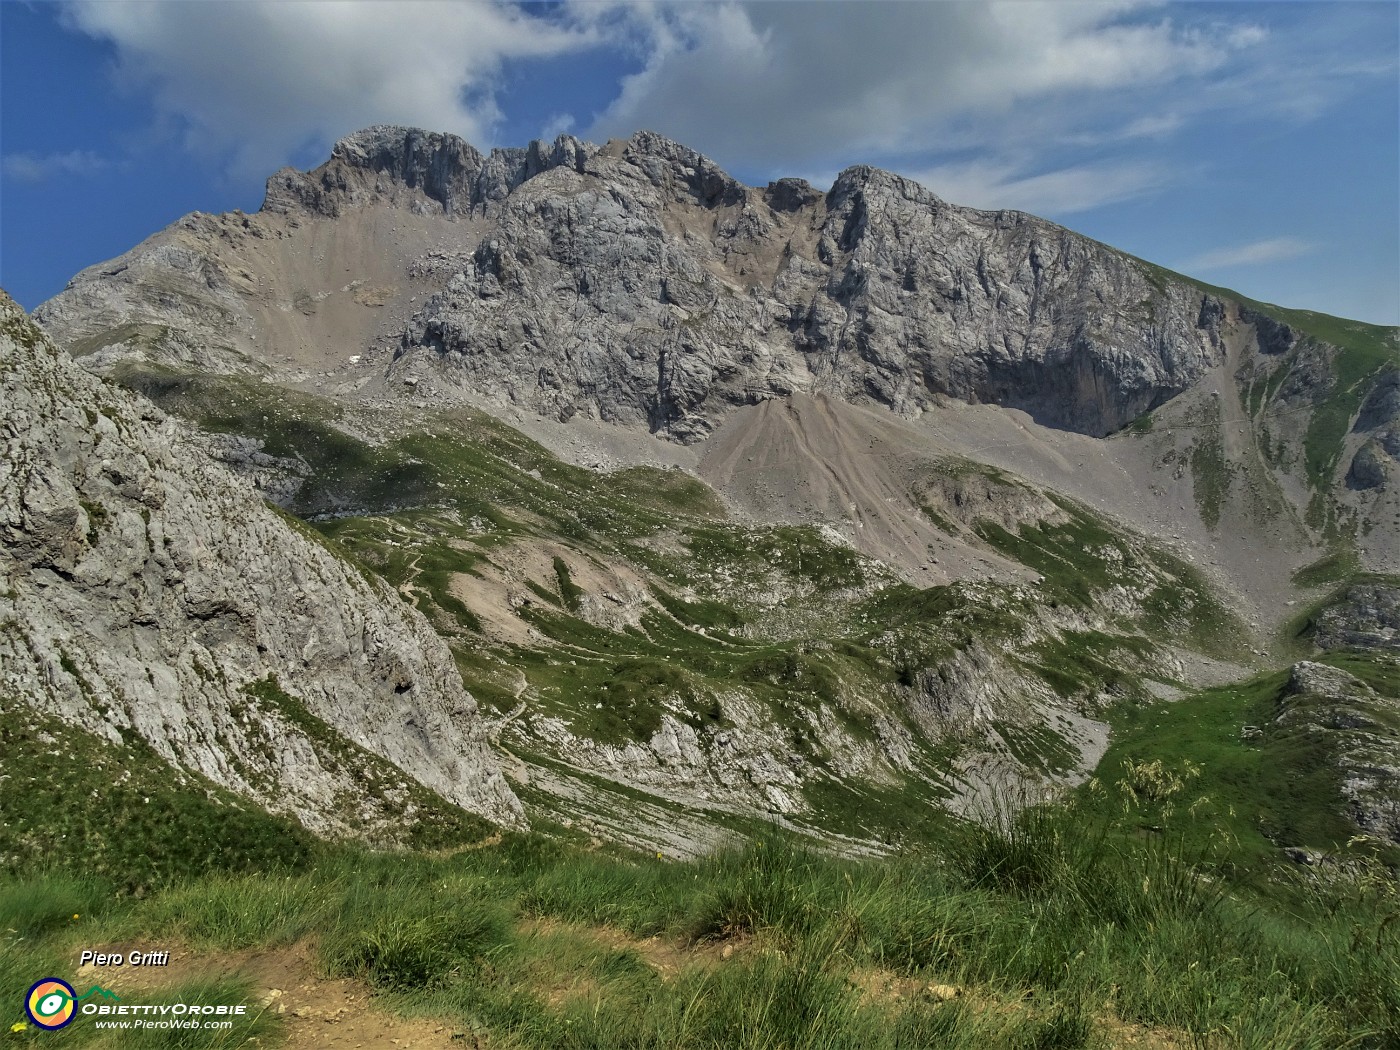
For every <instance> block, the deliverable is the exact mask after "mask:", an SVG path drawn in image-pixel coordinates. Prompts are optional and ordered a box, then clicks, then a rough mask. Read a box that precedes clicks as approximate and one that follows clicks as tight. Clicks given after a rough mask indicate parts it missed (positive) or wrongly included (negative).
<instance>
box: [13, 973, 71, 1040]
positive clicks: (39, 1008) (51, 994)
mask: <svg viewBox="0 0 1400 1050" xmlns="http://www.w3.org/2000/svg"><path fill="white" fill-rule="evenodd" d="M76 998H77V993H76V992H74V991H73V986H72V985H71V984H69V983H68V982H67V981H60V980H59V979H58V978H57V977H45V978H44V979H43V980H42V981H39V982H37V983H36V984H35V985H34V987H32V988H30V989H29V994H28V995H27V996H25V997H24V1010H25V1012H26V1013H27V1014H29V1019H30V1020H31V1021H33V1022H34V1023H35V1024H37V1025H38V1026H39V1027H40V1028H62V1027H64V1026H65V1025H69V1024H72V1023H73V1016H74V1014H75V1013H76V1012H77V1010H76V1008H75V1005H74V1000H75V999H76Z"/></svg>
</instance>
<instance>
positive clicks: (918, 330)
mask: <svg viewBox="0 0 1400 1050" xmlns="http://www.w3.org/2000/svg"><path fill="white" fill-rule="evenodd" d="M531 156H532V157H538V158H540V159H538V160H537V161H536V162H535V163H533V164H527V165H525V166H524V167H523V168H517V169H516V170H517V173H523V177H522V179H521V181H520V182H519V184H518V185H516V186H515V187H514V188H513V189H512V190H511V191H510V192H509V193H507V194H506V195H505V196H504V197H503V198H501V199H500V200H499V201H490V202H488V203H486V204H483V206H482V207H483V210H484V214H485V215H486V217H487V218H488V219H490V230H489V232H487V233H486V234H484V235H483V237H482V240H481V241H480V242H479V243H478V245H477V247H476V249H475V251H474V252H473V253H472V254H471V255H470V257H469V258H468V259H466V260H465V265H463V266H462V268H461V270H460V272H459V273H458V274H456V275H455V276H453V277H452V278H451V280H450V281H449V283H448V286H447V288H446V289H445V290H444V291H443V292H442V293H440V294H439V295H437V296H435V297H434V298H432V299H431V300H430V301H429V302H428V303H427V305H426V306H425V307H424V308H423V309H422V311H421V312H420V313H419V314H418V315H417V316H416V317H415V318H414V319H413V321H412V322H411V323H410V325H409V326H408V327H407V329H406V331H405V332H404V334H403V337H402V339H401V357H402V358H403V359H404V360H403V362H402V364H403V365H415V366H423V365H428V366H432V365H437V366H439V367H442V368H445V369H448V370H452V371H457V372H460V373H466V376H465V379H466V381H467V382H468V383H470V384H471V385H472V386H473V387H475V388H479V389H485V390H487V391H489V392H490V393H491V394H493V395H495V396H497V397H499V398H501V399H504V400H508V401H511V402H514V403H523V404H526V405H528V406H529V407H531V408H534V409H536V410H540V411H544V412H547V413H549V414H555V415H558V416H560V417H562V418H567V417H569V416H570V415H572V414H574V413H576V412H582V413H585V414H587V415H590V416H595V417H599V418H602V419H606V420H609V421H615V422H621V423H630V424H635V425H645V426H647V427H648V428H649V429H651V430H652V431H655V432H658V433H662V434H665V435H667V436H671V437H674V438H677V439H679V440H682V441H688V440H692V439H694V438H697V437H700V436H703V435H704V434H705V433H707V432H708V431H709V430H710V429H711V428H712V427H713V426H714V425H715V423H716V422H717V421H718V420H719V419H720V418H722V417H723V415H724V414H725V413H726V411H727V410H728V409H729V408H731V407H733V406H734V405H738V404H747V403H752V402H753V401H754V400H756V399H759V398H762V397H767V396H774V395H778V396H781V395H784V394H789V393H792V392H794V391H804V392H810V393H816V392H820V393H826V394H830V395H834V396H837V397H840V398H842V399H844V400H848V401H852V402H856V403H861V402H866V403H871V402H873V403H878V404H883V405H886V406H888V407H890V408H892V409H894V410H895V411H896V412H899V413H901V414H904V415H910V414H916V413H917V412H918V411H919V410H920V409H921V408H922V407H924V406H925V405H927V404H928V403H929V402H930V401H931V400H932V399H933V398H935V397H938V396H940V395H943V396H950V397H954V398H959V399H962V400H967V401H974V402H976V401H987V402H995V403H998V404H1003V405H1007V406H1010V407H1015V408H1021V409H1024V410H1026V411H1027V412H1029V413H1030V414H1032V415H1033V416H1035V417H1036V418H1037V419H1038V420H1040V421H1041V422H1044V423H1048V424H1050V425H1053V426H1057V427H1062V428H1066V429H1071V430H1079V431H1083V432H1086V433H1090V434H1104V433H1108V432H1110V431H1113V430H1116V429H1118V428H1119V427H1121V426H1122V425H1124V424H1125V423H1127V422H1129V421H1130V420H1132V419H1134V418H1136V417H1137V416H1138V415H1140V414H1141V413H1143V412H1144V411H1147V410H1148V409H1151V408H1153V407H1155V406H1157V405H1158V404H1161V403H1162V402H1163V401H1165V400H1167V399H1168V398H1170V397H1172V396H1173V395H1175V394H1177V393H1180V392H1181V391H1182V390H1185V389H1186V388H1187V387H1188V386H1190V385H1191V384H1192V383H1193V382H1194V381H1195V380H1197V379H1198V378H1199V377H1200V376H1201V375H1202V374H1203V373H1204V371H1205V370H1206V369H1207V368H1208V367H1210V366H1211V365H1212V364H1213V363H1216V362H1217V361H1218V360H1219V359H1220V354H1219V349H1218V335H1217V334H1216V332H1215V331H1214V329H1213V327H1212V324H1211V321H1212V316H1211V315H1210V314H1209V313H1203V311H1202V303H1203V302H1204V300H1205V297H1204V296H1203V295H1202V293H1200V292H1197V291H1195V290H1193V289H1191V288H1189V287H1188V286H1186V285H1183V284H1177V283H1171V282H1166V281H1162V280H1160V279H1158V280H1157V281H1155V282H1154V281H1153V280H1152V279H1151V278H1150V277H1149V276H1148V272H1147V271H1146V270H1145V269H1144V268H1142V267H1141V265H1140V264H1137V263H1135V262H1134V261H1132V260H1130V259H1128V258H1127V257H1125V256H1123V255H1121V254H1120V253H1117V252H1114V251H1112V250H1111V249H1108V248H1106V247H1104V246H1103V245H1099V244H1096V243H1094V242H1092V241H1089V240H1087V239H1085V238H1083V237H1080V236H1078V235H1076V234H1073V233H1071V232H1070V231H1068V230H1064V229H1062V228H1060V227H1057V226H1054V225H1052V224H1050V223H1047V222H1044V221H1042V220H1039V219H1035V218H1033V217H1031V216H1028V215H1024V214H1022V213H1019V212H995V213H990V212H979V211H975V210H972V209H968V208H959V207H955V206H953V205H950V204H947V203H945V202H943V201H941V200H939V199H938V198H937V197H935V196H934V195H933V194H932V193H930V192H928V191H927V190H925V189H923V188H922V187H920V186H919V185H917V184H916V183H913V182H910V181H909V180H907V179H903V178H900V177H899V176H896V175H891V174H889V173H887V172H883V171H879V170H876V169H873V168H868V167H857V168H851V169H849V170H847V171H845V172H843V173H842V174H841V175H840V176H839V177H838V178H837V180H836V183H835V184H834V185H833V186H832V188H831V190H830V192H828V193H826V194H825V195H822V194H820V193H817V192H816V191H814V190H813V189H812V188H811V187H810V186H807V185H806V184H805V183H801V182H799V181H797V180H784V181H783V182H780V183H775V184H773V185H771V186H769V187H767V188H766V189H763V190H756V189H749V188H747V187H744V186H742V185H740V184H739V183H737V182H735V181H734V180H733V179H731V178H729V177H728V176H726V175H725V174H724V173H723V172H721V171H720V170H719V169H718V168H716V167H715V166H714V165H713V164H711V163H710V162H709V161H707V160H705V158H703V157H701V156H699V155H698V154H695V153H693V152H692V151H689V150H687V149H685V148H684V147H681V146H678V145H676V144H675V143H672V142H669V141H667V140H665V139H662V138H660V137H658V136H655V135H650V134H639V135H637V136H635V137H634V138H632V139H631V140H629V141H628V142H626V143H613V144H610V145H609V146H608V147H606V148H604V149H603V150H601V151H597V152H590V151H589V149H588V148H585V147H583V146H582V145H581V144H574V143H572V142H565V141H564V140H561V141H560V142H559V143H556V144H555V147H554V149H553V150H552V151H551V152H550V153H549V154H548V156H547V157H546V156H545V155H544V154H543V152H542V151H540V150H535V151H534V152H533V153H532V154H531ZM561 156H562V157H567V158H569V162H568V163H563V162H560V163H552V158H554V157H561ZM535 167H539V168H540V170H539V171H538V172H537V173H534V174H531V172H532V171H533V169H534V168H535ZM481 197H482V194H481V193H480V192H477V193H476V194H475V197H474V199H480V198H481Z"/></svg>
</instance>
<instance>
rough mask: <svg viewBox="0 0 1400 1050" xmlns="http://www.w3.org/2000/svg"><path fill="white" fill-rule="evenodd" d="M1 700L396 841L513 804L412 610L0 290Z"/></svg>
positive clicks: (437, 643) (492, 815)
mask: <svg viewBox="0 0 1400 1050" xmlns="http://www.w3.org/2000/svg"><path fill="white" fill-rule="evenodd" d="M0 320H3V335H0V398H2V399H3V402H4V404H5V407H6V411H5V415H4V420H3V429H2V430H0V434H3V442H4V455H3V457H0V533H3V546H0V570H3V581H4V582H3V590H0V694H3V696H0V698H2V699H4V700H5V702H6V704H7V705H9V704H13V703H16V702H18V703H20V704H22V705H28V706H30V707H32V708H34V709H37V710H38V711H40V712H43V713H45V714H48V715H57V716H58V717H60V718H61V719H63V720H64V721H67V722H70V723H74V724H78V725H81V726H83V727H85V728H86V729H87V730H89V731H91V732H96V733H99V734H101V735H102V736H104V737H106V738H108V739H109V740H111V741H112V742H114V743H119V742H120V741H121V740H123V739H125V738H127V737H129V736H133V735H134V736H135V737H139V738H141V739H143V740H144V741H146V742H147V743H148V744H149V745H150V747H151V748H153V749H154V751H155V752H156V753H157V754H158V755H159V756H160V757H161V758H162V759H164V760H165V761H167V762H169V763H170V764H171V765H173V766H176V767H182V768H185V769H188V770H191V771H194V772H197V773H199V774H202V775H204V776H205V777H207V778H208V779H210V780H212V781H214V782H215V783H217V784H220V785H223V786H225V787H228V788H231V789H233V790H234V791H236V792H238V793H239V794H242V795H245V796H248V797H250V798H252V799H254V800H256V801H257V802H259V803H260V804H262V805H263V806H265V807H267V808H269V809H271V810H274V811H277V812H284V813H289V814H291V815H293V816H295V817H296V818H297V819H299V820H300V821H302V822H303V823H304V824H305V825H307V826H308V827H310V828H312V829H313V830H316V831H318V832H321V833H323V834H332V835H339V834H351V833H353V834H363V835H366V836H368V837H370V838H373V839H380V840H388V841H393V840H396V839H398V838H401V837H402V836H403V835H404V834H405V833H406V832H407V831H409V830H411V826H412V825H413V823H414V821H415V818H416V817H417V816H420V815H422V816H426V815H428V813H429V812H430V811H431V810H433V808H434V807H435V806H440V805H441V803H442V800H446V801H447V802H448V803H451V804H452V805H455V806H458V807H461V808H462V809H465V810H468V811H470V812H472V813H476V814H480V815H482V816H485V817H487V818H489V819H491V820H494V821H498V822H504V823H519V822H520V821H521V819H522V815H521V808H520V805H519V803H518V802H517V801H516V799H515V797H514V796H513V794H512V793H511V791H510V789H509V788H508V787H507V786H506V784H505V781H504V780H503V779H502V777H501V774H500V772H499V769H498V765H497V761H496V758H495V756H494V755H493V754H492V752H491V751H490V749H489V748H488V746H487V745H486V743H485V739H484V737H485V726H484V724H483V721H482V719H481V717H480V715H479V714H478V712H477V708H476V704H475V702H474V701H473V699H472V698H471V697H470V696H469V695H467V694H466V693H465V692H464V691H463V689H462V686H461V681H460V679H459V678H458V676H457V674H456V671H455V669H454V668H453V665H452V661H451V657H450V656H449V654H448V653H447V650H446V648H445V646H444V645H443V644H442V642H441V640H440V639H439V638H438V637H437V636H436V635H435V634H434V633H433V631H432V629H431V628H430V627H429V626H428V624H427V622H426V621H425V620H424V619H423V618H422V616H421V615H419V614H418V613H416V612H415V611H413V610H411V609H410V608H408V607H406V606H405V605H404V604H403V603H402V602H401V601H400V600H399V599H398V597H397V596H396V595H395V594H394V593H393V591H392V590H391V589H390V588H388V587H387V586H385V585H384V584H383V583H382V582H380V581H377V580H374V579H372V578H370V577H367V576H362V575H361V573H360V572H359V571H357V570H356V569H354V568H352V567H351V566H349V565H347V564H346V563H345V562H344V561H342V560H340V559H339V558H338V557H336V556H334V555H333V554H332V553H330V551H328V549H327V548H326V547H325V546H323V545H322V544H321V543H319V542H317V540H316V539H315V538H314V534H312V533H310V532H309V531H308V530H306V529H304V528H303V527H301V526H299V525H298V524H296V523H295V522H294V521H292V520H291V519H288V518H285V517H284V516H283V515H281V514H279V513H278V512H276V511H275V510H273V509H271V508H270V507H268V506H267V505H265V504H264V503H263V502H262V501H261V500H260V499H259V498H258V497H257V496H256V495H255V494H254V493H253V491H252V490H251V489H250V488H249V487H248V486H247V485H246V484H245V483H243V482H241V481H239V480H238V479H236V478H235V477H233V476H232V475H231V474H229V473H228V472H227V470H226V469H225V468H223V467H222V466H219V465H218V464H215V463H214V462H212V461H210V460H208V459H207V458H206V457H205V456H204V455H203V454H202V452H201V451H200V450H199V448H198V446H197V445H195V444H194V443H192V442H191V441H190V440H189V438H188V437H187V436H186V434H185V432H184V427H183V426H182V425H181V424H179V423H178V422H177V421H175V420H173V419H170V418H167V417H165V416H164V415H163V414H162V413H161V412H160V411H159V410H157V409H156V408H155V407H154V406H152V405H151V404H149V403H147V402H144V401H142V400H139V399H136V398H133V397H132V396H131V395H129V394H127V393H125V392H123V391H121V390H119V389H117V388H114V387H112V386H110V385H109V384H107V383H105V382H103V381H102V380H100V379H98V378H97V377H95V376H93V375H91V374H90V373H88V372H86V371H84V370H83V369H81V368H80V367H78V366H77V365H75V364H74V363H73V362H72V361H71V360H70V359H69V358H68V356H67V355H66V354H64V353H63V352H62V351H60V350H58V349H56V348H55V347H54V346H53V345H52V344H51V343H50V342H49V340H48V339H47V337H45V336H44V334H43V333H42V332H41V331H40V330H39V328H38V327H37V326H35V325H34V324H33V323H32V322H31V321H30V320H29V319H28V318H27V317H25V316H24V314H23V312H22V311H21V310H20V309H19V308H18V307H17V306H16V305H15V304H14V303H13V302H12V301H11V300H10V299H9V298H8V297H4V298H3V299H0Z"/></svg>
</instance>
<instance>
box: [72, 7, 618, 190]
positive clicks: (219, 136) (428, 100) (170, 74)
mask: <svg viewBox="0 0 1400 1050" xmlns="http://www.w3.org/2000/svg"><path fill="white" fill-rule="evenodd" d="M65 17H66V19H67V21H68V22H69V24H70V25H72V26H73V27H75V28H77V29H80V30H82V31H83V32H85V33H87V34H89V35H91V36H93V37H98V38H104V39H107V40H110V41H111V42H112V43H113V44H114V45H115V46H116V49H117V55H118V73H119V76H120V77H121V78H122V80H123V81H124V82H125V83H126V84H128V85H130V86H133V87H137V88H144V89H148V90H149V91H150V92H151V94H152V97H153V99H154V102H155V105H156V107H157V109H158V111H159V112H160V113H161V114H162V116H165V117H168V118H174V119H175V120H176V121H177V122H178V123H179V125H180V126H181V127H183V129H184V132H185V141H186V145H188V146H190V147H191V148H193V149H195V150H198V151H204V152H209V153H214V154H225V155H229V156H230V157H231V159H232V162H233V166H234V168H235V170H236V171H238V172H240V173H242V174H253V173H258V174H266V173H268V172H270V171H271V170H272V169H273V168H276V167H278V166H280V165H282V164H284V163H286V161H287V159H288V157H289V156H290V155H291V154H292V153H293V152H294V151H295V150H297V149H299V148H302V147H305V146H308V145H311V144H317V145H325V144H326V143H328V142H329V140H331V139H333V138H335V137H337V136H340V135H343V134H345V133H347V132H350V131H353V130H356V129H358V128H361V127H365V126H367V125H370V124H375V123H403V124H413V125H419V126H423V127H427V128H431V129H434V130H440V131H454V132H457V133H458V134H461V135H463V136H465V137H466V138H468V139H470V140H472V141H473V142H476V143H477V144H483V143H487V142H489V140H490V138H491V134H492V129H493V127H494V125H495V124H496V123H497V121H498V120H499V118H500V111H499V109H498V107H497V104H496V100H495V95H494V84H495V81H496V78H497V75H498V74H499V72H500V70H501V66H502V63H503V62H505V61H507V60H509V59H514V58H526V57H530V58H545V57H548V56H553V55H559V54H561V53H564V52H568V51H571V50H576V49H579V48H583V47H587V46H590V45H592V44H593V43H594V42H595V40H596V36H595V34H594V32H593V31H591V30H589V29H587V28H582V27H580V26H578V25H576V24H569V23H565V22H562V21H559V20H551V19H549V18H545V17H539V16H537V15H535V14H531V13H529V12H528V11H526V10H523V9H521V8H517V7H514V6H509V5H506V4H503V3H472V4H449V3H433V2H423V0H396V2H394V3H372V2H362V3H361V2H353V0H324V2H276V3H269V2H249V3H221V2H211V3H201V2H188V3H162V2H131V3H109V2H104V0H73V2H72V3H70V4H69V5H68V6H67V7H66V8H65Z"/></svg>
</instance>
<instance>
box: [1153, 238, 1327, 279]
mask: <svg viewBox="0 0 1400 1050" xmlns="http://www.w3.org/2000/svg"><path fill="white" fill-rule="evenodd" d="M1312 250H1313V245H1311V244H1309V243H1308V242H1307V241H1303V240H1299V239H1298V238H1297V237H1273V238H1270V239H1268V240H1264V241H1253V242H1251V243H1250V244H1239V245H1235V246H1234V247H1232V248H1215V249H1212V250H1211V251H1208V252H1202V253H1201V254H1200V255H1198V256H1196V257H1195V258H1194V259H1188V260H1187V261H1186V262H1184V263H1182V264H1181V269H1182V270H1183V271H1186V272H1188V273H1189V272H1191V271H1195V270H1223V269H1226V268H1227V267H1231V266H1258V265H1260V264H1261V263H1271V262H1283V261H1285V260H1287V259H1296V258H1298V257H1299V256H1300V255H1306V254H1308V252H1310V251H1312Z"/></svg>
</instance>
